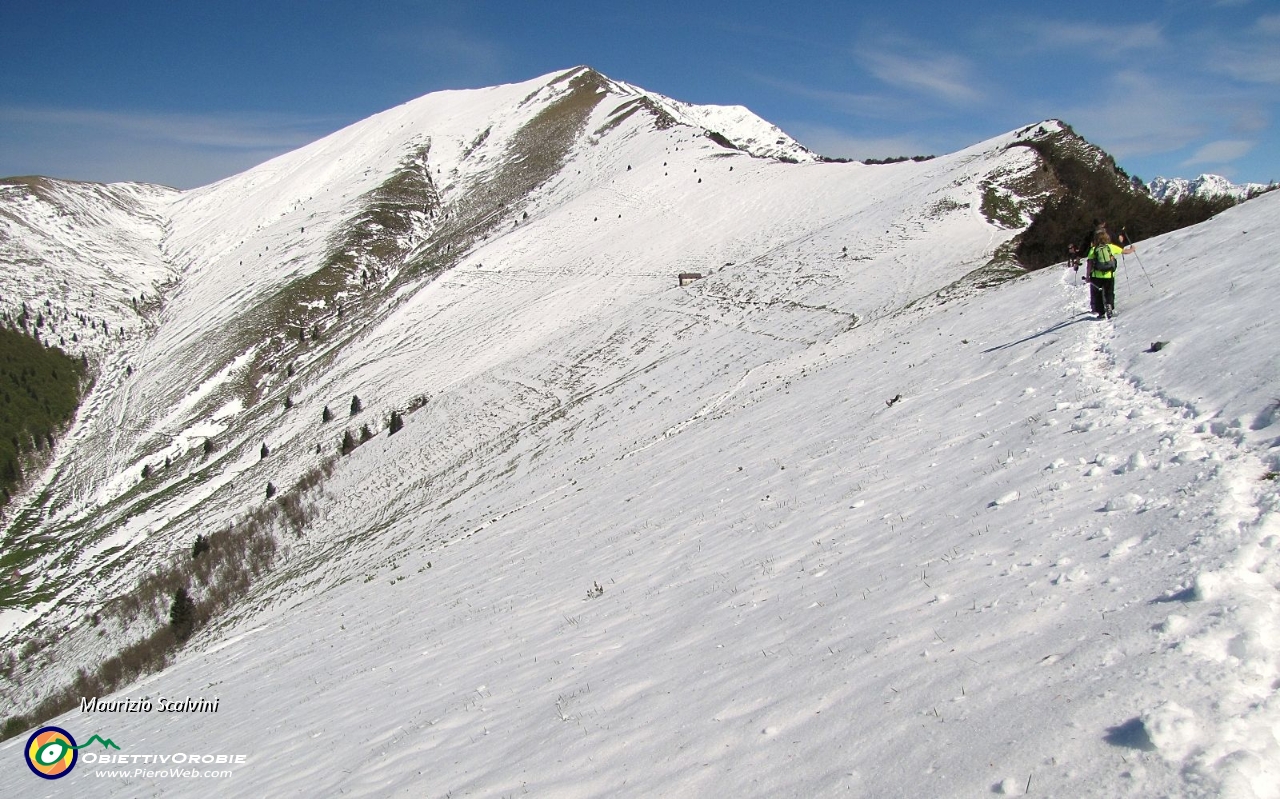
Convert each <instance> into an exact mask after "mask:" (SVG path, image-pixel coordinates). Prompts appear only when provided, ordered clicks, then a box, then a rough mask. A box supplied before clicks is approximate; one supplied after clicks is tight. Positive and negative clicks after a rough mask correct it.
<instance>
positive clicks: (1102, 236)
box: [1083, 220, 1134, 319]
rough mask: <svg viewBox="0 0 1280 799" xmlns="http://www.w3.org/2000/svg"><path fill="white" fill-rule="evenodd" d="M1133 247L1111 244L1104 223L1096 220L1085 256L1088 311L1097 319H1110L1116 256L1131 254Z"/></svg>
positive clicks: (1114, 301) (1114, 300)
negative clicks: (1087, 270) (1090, 243)
mask: <svg viewBox="0 0 1280 799" xmlns="http://www.w3.org/2000/svg"><path fill="white" fill-rule="evenodd" d="M1133 251H1134V250H1133V245H1132V244H1131V245H1129V246H1128V247H1124V248H1121V247H1119V246H1117V245H1115V244H1112V243H1111V236H1110V235H1108V233H1107V226H1106V223H1105V222H1103V221H1101V220H1098V221H1097V222H1096V223H1095V225H1094V230H1093V246H1092V247H1090V248H1089V252H1088V254H1087V255H1085V260H1086V261H1088V262H1089V273H1088V275H1087V276H1086V277H1085V278H1083V279H1085V280H1088V281H1089V309H1090V310H1091V311H1093V313H1094V314H1096V315H1097V317H1098V318H1099V319H1110V318H1111V317H1112V315H1113V314H1115V307H1116V266H1117V263H1116V256H1117V255H1128V254H1130V253H1132V252H1133Z"/></svg>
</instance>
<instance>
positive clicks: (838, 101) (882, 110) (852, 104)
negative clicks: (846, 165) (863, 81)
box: [752, 75, 909, 119]
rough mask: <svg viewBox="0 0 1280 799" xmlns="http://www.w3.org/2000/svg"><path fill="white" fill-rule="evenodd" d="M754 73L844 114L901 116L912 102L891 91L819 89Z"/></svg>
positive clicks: (759, 79)
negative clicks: (892, 93) (894, 94)
mask: <svg viewBox="0 0 1280 799" xmlns="http://www.w3.org/2000/svg"><path fill="white" fill-rule="evenodd" d="M752 77H753V78H754V80H756V81H757V82H759V83H762V84H764V85H766V86H772V87H773V88H775V89H778V90H780V91H784V92H786V93H788V94H791V95H794V96H796V97H802V98H804V99H806V100H811V101H813V102H814V103H816V104H818V105H819V106H821V107H823V108H826V109H827V110H830V111H836V112H838V113H841V114H849V115H852V116H857V117H865V118H871V119H900V118H902V117H903V116H905V115H907V114H908V113H909V108H908V106H909V103H908V102H907V101H904V100H903V99H902V98H899V97H893V96H891V95H885V94H874V93H857V92H845V91H839V90H836V89H820V88H815V87H813V86H808V85H804V84H800V83H795V82H794V81H786V80H781V79H778V78H773V77H769V76H763V75H753V76H752Z"/></svg>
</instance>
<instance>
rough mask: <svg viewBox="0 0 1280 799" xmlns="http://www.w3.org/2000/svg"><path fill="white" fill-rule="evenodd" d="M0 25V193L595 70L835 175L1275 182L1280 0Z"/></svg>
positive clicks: (175, 171)
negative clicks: (1045, 139) (739, 113)
mask: <svg viewBox="0 0 1280 799" xmlns="http://www.w3.org/2000/svg"><path fill="white" fill-rule="evenodd" d="M0 30H3V31H4V36H3V39H2V40H0V175H19V174H44V175H53V176H56V177H64V178H73V179H80V180H102V181H114V180H143V181H150V182H157V183H165V184H168V185H173V186H178V187H180V188H189V187H193V186H198V185H203V184H205V183H209V182H212V181H214V180H217V179H219V178H222V177H225V176H227V175H231V174H235V173H236V172H240V171H243V170H244V169H247V168H249V167H250V166H253V165H255V164H257V163H261V162H262V161H265V160H267V159H268V158H271V157H272V156H275V155H278V154H280V153H282V152H286V151H288V150H291V149H294V148H296V147H299V146H301V145H303V144H306V143H307V142H309V141H312V140H314V139H316V138H319V137H321V136H323V135H325V134H327V133H330V132H332V131H334V130H337V129H338V128H341V127H343V126H345V125H347V124H350V123H352V122H355V121H358V120H360V119H363V118H365V117H367V116H369V115H371V114H374V113H376V112H378V111H381V110H383V109H386V108H389V107H391V106H394V105H398V104H400V103H402V102H405V101H407V100H410V99H413V98H414V97H417V96H420V95H423V94H426V93H428V92H432V91H436V90H439V89H453V88H471V87H479V86H487V85H493V84H497V83H507V82H512V81H520V80H526V79H529V78H533V77H537V76H538V75H542V74H545V73H548V72H553V71H556V70H560V69H566V68H569V67H572V66H576V65H579V64H587V65H590V66H593V67H595V68H596V69H598V70H600V71H601V72H604V73H605V74H606V75H608V76H609V77H612V78H615V79H618V80H623V81H626V82H628V83H632V84H636V85H639V86H641V87H644V88H646V89H649V90H651V91H655V92H658V93H661V94H665V95H667V96H669V97H673V98H675V99H678V100H684V101H687V102H693V103H716V104H734V105H745V106H747V107H748V108H750V109H751V110H752V111H754V112H755V113H757V114H758V115H760V116H762V117H764V118H766V119H768V120H769V121H770V122H773V123H775V124H777V125H779V126H780V127H782V128H783V129H784V130H786V131H787V132H788V133H790V134H792V135H793V136H794V137H796V138H797V139H799V140H800V141H801V142H802V143H803V144H805V145H807V146H809V147H810V148H811V149H814V150H815V151H817V152H819V153H822V154H824V155H829V156H839V157H854V158H870V157H886V156H895V155H918V154H938V153H945V152H950V151H954V150H956V149H960V148H962V147H965V146H967V145H970V144H974V143H976V142H978V141H981V140H983V139H986V138H989V137H991V136H994V135H997V134H1000V133H1003V132H1006V131H1009V130H1012V129H1014V128H1017V127H1021V126H1022V125H1025V124H1030V123H1032V122H1038V121H1040V120H1042V119H1046V118H1050V117H1056V118H1061V119H1064V120H1065V121H1067V122H1068V123H1070V124H1071V125H1072V126H1073V127H1074V128H1075V129H1076V131H1077V132H1078V133H1080V134H1081V135H1083V136H1085V137H1086V138H1088V139H1089V140H1090V141H1093V142H1094V143H1096V144H1099V145H1100V146H1102V147H1103V148H1105V149H1106V150H1107V151H1108V152H1110V153H1112V154H1113V155H1115V156H1116V158H1117V160H1118V161H1119V162H1120V165H1121V166H1123V167H1125V168H1126V169H1127V170H1128V171H1129V172H1130V173H1132V174H1137V175H1139V176H1141V177H1143V178H1144V179H1148V180H1149V179H1151V178H1154V177H1156V176H1157V175H1164V176H1167V177H1174V176H1180V177H1194V176H1195V175H1198V174H1200V173H1202V172H1215V173H1218V174H1223V175H1226V176H1228V177H1230V178H1231V179H1232V180H1234V181H1236V182H1246V181H1253V182H1268V181H1272V180H1280V121H1278V120H1277V116H1278V115H1280V4H1278V3H1276V2H1275V0H1216V1H1215V0H1152V1H1151V2H1130V3H1102V2H1094V1H1093V0H1076V2H1055V3H1036V2H1027V1H1026V0H1022V2H1003V0H999V1H998V2H986V3H957V2H954V0H951V1H949V2H921V1H920V0H899V1H898V2H895V3H884V2H805V1H804V0H800V2H793V3H785V4H784V3H780V2H775V3H765V2H757V1H756V0H738V1H737V2H733V3H729V2H719V3H702V2H698V1H697V0H685V1H684V2H668V1H667V0H658V1H657V2H645V3H639V2H560V3H532V2H525V3H511V2H490V1H489V0H468V1H467V2H429V1H428V0H389V1H387V2H379V1H378V0H367V1H366V2H326V1H324V0H311V1H309V2H308V1H304V0H296V1H295V2H283V1H282V0H254V1H253V2H242V1H241V0H203V2H200V3H189V2H184V0H168V2H152V1H151V0H141V1H138V2H134V1H132V0H116V2H83V1H82V0H5V2H4V4H3V7H2V8H0Z"/></svg>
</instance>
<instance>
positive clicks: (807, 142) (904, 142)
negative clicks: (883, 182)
mask: <svg viewBox="0 0 1280 799" xmlns="http://www.w3.org/2000/svg"><path fill="white" fill-rule="evenodd" d="M786 129H787V132H788V133H790V134H791V135H792V136H794V137H795V139H796V141H798V142H800V143H801V144H803V145H804V146H805V147H808V148H809V149H810V150H812V151H814V152H815V153H818V154H820V155H825V156H828V157H830V158H855V159H858V160H862V159H866V158H896V157H898V156H904V155H905V156H912V155H934V154H935V153H934V152H933V150H931V149H930V148H929V145H927V144H925V143H924V142H922V141H921V140H919V139H917V138H915V137H913V136H909V135H908V136H884V137H863V136H855V135H852V134H850V133H848V132H846V131H843V130H838V129H836V128H833V127H829V126H826V125H814V124H809V123H803V122H799V123H792V124H789V125H787V128H786Z"/></svg>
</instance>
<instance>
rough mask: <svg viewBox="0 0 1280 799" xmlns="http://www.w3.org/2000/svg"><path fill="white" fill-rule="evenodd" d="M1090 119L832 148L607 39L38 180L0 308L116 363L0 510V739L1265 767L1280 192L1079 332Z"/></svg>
mask: <svg viewBox="0 0 1280 799" xmlns="http://www.w3.org/2000/svg"><path fill="white" fill-rule="evenodd" d="M1067 136H1069V129H1067V128H1066V127H1065V126H1064V125H1063V124H1062V123H1059V122H1055V121H1046V122H1043V123H1038V124H1034V125H1030V126H1027V127H1025V128H1022V129H1019V130H1016V131H1011V132H1009V133H1008V134H1005V135H1002V136H998V137H995V138H993V139H991V140H988V141H985V142H981V143H978V144H975V145H973V146H971V147H969V148H966V149H964V150H962V151H960V152H957V153H952V154H948V155H942V156H939V157H936V158H933V159H931V160H927V161H920V162H911V161H908V162H903V163H896V164H886V165H868V164H861V163H824V162H822V161H821V160H820V159H817V158H815V157H814V156H813V155H812V154H810V153H808V152H807V151H805V150H804V148H802V147H800V146H799V145H798V144H796V143H795V142H794V141H792V140H791V139H790V138H788V137H787V136H785V134H782V133H781V132H780V131H778V130H777V129H776V128H774V127H773V126H771V125H769V124H768V123H767V122H764V121H762V120H759V119H758V118H756V117H754V116H753V115H751V114H750V113H749V112H747V111H745V110H743V109H737V108H709V107H701V106H689V105H685V104H682V103H678V102H676V101H673V100H670V99H667V98H664V97H661V96H659V95H655V94H652V93H649V92H645V91H643V90H640V89H638V88H635V87H632V86H629V85H627V84H624V83H620V82H617V81H613V80H610V79H609V78H606V77H604V76H603V75H600V74H599V73H597V72H595V71H593V70H590V69H587V68H577V69H573V70H569V71H566V72H561V73H556V74H553V75H547V76H544V77H542V78H538V79H536V80H532V81H527V82H524V83H519V84H511V85H507V86H498V87H493V88H488V89H480V90H474V91H457V92H442V93H437V94H432V95H428V96H426V97H423V98H420V99H418V100H415V101H412V102H410V103H406V104H405V105H402V106H400V107H398V108H394V109H391V110H388V111H386V112H383V113H381V114H378V115H376V116H374V117H371V118H369V119H367V120H365V121H363V122H360V123H357V124H355V125H352V126H350V127H348V128H346V129H344V130H341V131H338V132H337V133H334V134H333V135H331V136H328V137H326V138H324V139H322V140H320V141H317V142H315V143H313V144H311V145H308V146H307V147H304V148H302V149H300V150H298V151H295V152H293V153H289V154H286V155H284V156H281V157H279V158H276V159H274V160H272V161H269V162H267V163H265V164H263V165H261V166H259V167H257V168H255V169H252V170H249V171H248V172H245V173H243V174H241V175H237V176H234V177H231V178H228V179H226V180H223V181H220V182H218V183H216V184H213V185H210V186H206V187H202V188H199V189H195V190H192V191H185V192H178V191H174V190H171V189H164V188H160V187H152V186H142V185H130V184H122V185H112V186H97V185H92V184H75V183H67V182H60V181H52V180H47V179H43V178H27V179H13V180H9V181H6V182H4V183H3V184H2V185H0V261H3V262H4V264H5V268H4V269H3V271H2V272H0V306H2V308H0V311H3V313H4V314H5V318H6V319H7V320H8V323H9V324H10V325H18V326H19V327H21V328H24V329H25V330H26V332H27V333H29V334H34V335H36V336H38V337H39V338H40V340H41V341H43V342H45V343H49V344H55V345H58V346H60V347H63V348H65V349H66V350H67V351H68V352H70V353H71V354H73V355H75V356H77V357H80V356H82V357H83V359H84V361H85V362H87V363H88V365H89V371H90V373H91V374H92V376H93V383H92V386H91V387H87V394H86V396H85V399H84V401H83V402H82V404H81V407H80V409H79V412H78V414H77V415H76V417H75V419H74V420H73V421H72V422H71V423H70V424H69V425H68V427H67V428H66V429H65V430H62V431H59V432H60V437H59V440H58V441H57V444H56V446H55V447H54V448H53V449H52V451H50V450H49V448H48V447H43V448H41V449H39V450H38V451H37V450H36V448H35V446H34V445H32V446H27V448H26V451H27V455H28V458H29V461H28V463H29V465H30V468H29V469H28V470H27V477H28V480H27V482H26V483H25V484H24V490H22V491H21V492H19V493H17V494H16V495H15V496H14V498H13V501H12V502H11V503H10V504H9V505H8V506H7V507H6V508H5V514H6V515H5V524H6V528H5V533H4V535H5V539H4V542H5V555H4V564H5V569H6V572H7V573H6V575H5V582H4V584H3V585H2V586H0V600H2V601H3V611H2V612H0V613H2V615H0V622H2V623H3V624H2V626H0V633H2V634H3V636H4V642H5V650H6V651H7V652H8V653H9V657H8V658H7V659H5V660H4V661H3V662H0V666H2V667H3V668H0V693H2V695H3V696H4V698H5V700H6V703H7V704H6V706H7V707H9V708H11V716H10V721H9V723H8V725H7V727H6V734H8V735H11V736H14V738H13V740H10V741H8V742H6V743H5V744H3V745H0V757H7V758H10V763H16V762H17V758H19V757H21V756H22V754H21V753H22V751H23V742H24V741H26V739H27V736H28V735H29V732H28V730H30V729H31V728H33V727H36V726H38V725H39V723H40V722H43V721H45V720H46V719H53V720H52V721H50V723H54V724H57V725H59V726H60V727H62V728H65V729H70V730H72V731H73V732H74V733H75V734H76V735H82V734H83V738H84V739H85V740H87V739H88V738H89V736H90V735H92V734H95V733H99V732H100V733H101V735H102V737H103V738H105V737H107V736H108V735H109V736H110V738H111V739H112V740H113V741H114V742H115V743H117V744H118V745H119V747H120V751H121V754H122V755H127V756H129V757H133V756H137V755H141V756H146V755H155V756H159V755H168V754H170V752H171V750H170V748H169V747H172V752H178V751H181V752H184V753H187V752H190V753H196V752H198V753H200V754H201V755H204V754H208V755H210V756H215V757H216V756H217V755H219V754H226V755H229V756H238V755H240V754H244V755H245V760H244V761H243V762H235V761H232V762H235V765H234V767H230V770H231V771H232V772H233V773H232V774H231V776H230V777H229V778H223V777H219V778H213V777H209V778H207V779H199V780H192V779H185V780H179V779H176V778H173V777H172V775H171V774H170V773H169V772H168V771H164V773H161V772H162V770H163V769H165V768H168V767H167V766H163V767H162V766H156V767H155V770H154V771H153V772H150V773H148V770H149V769H151V766H148V770H144V772H143V773H135V772H134V771H133V769H134V766H133V765H130V766H129V768H128V770H127V771H126V770H124V769H121V770H119V771H114V770H112V769H113V768H114V767H113V766H111V765H110V764H108V765H95V762H94V759H93V758H90V757H89V756H88V754H89V751H90V750H86V752H84V753H82V758H83V762H82V764H81V765H80V766H78V767H77V773H74V774H72V775H70V776H68V777H67V779H70V780H76V781H77V786H78V787H77V791H78V792H82V793H84V794H85V795H92V796H135V795H137V794H138V793H139V791H140V790H141V792H144V793H150V794H156V795H172V796H219V797H226V796H262V795H273V796H274V795H289V794H293V793H307V794H309V795H314V794H317V793H319V794H322V795H338V794H359V795H370V796H374V795H376V796H394V795H403V796H419V795H447V794H449V793H451V792H452V793H453V794H454V795H462V794H467V793H469V794H475V795H504V794H515V793H519V792H525V791H528V792H530V793H534V794H540V795H556V796H599V795H617V796H654V795H699V794H705V793H710V792H712V791H717V792H728V793H732V794H734V795H743V796H776V795H803V796H819V795H831V794H835V793H837V792H840V793H852V794H854V795H868V796H889V795H930V796H972V795H977V794H984V793H991V792H997V793H1005V794H1009V793H1017V792H1021V791H1023V790H1025V788H1026V786H1027V785H1028V784H1030V785H1031V786H1032V789H1033V790H1034V789H1036V788H1042V789H1043V790H1044V792H1045V793H1053V794H1055V795H1073V796H1111V795H1116V793H1117V792H1120V793H1127V794H1130V795H1134V796H1142V795H1213V794H1215V793H1224V792H1235V794H1236V795H1240V796H1254V795H1256V796H1266V795H1273V794H1268V793H1267V792H1268V791H1273V789H1274V786H1275V785H1276V784H1277V782H1276V779H1275V778H1276V769H1275V767H1274V762H1275V760H1274V757H1273V755H1274V752H1275V747H1274V740H1273V739H1274V736H1271V737H1270V738H1269V737H1268V736H1270V734H1271V730H1273V729H1274V726H1275V724H1276V722H1277V718H1280V711H1277V708H1276V707H1274V706H1273V705H1274V702H1272V700H1271V697H1272V696H1273V694H1274V683H1275V680H1276V679H1277V676H1280V675H1277V674H1276V663H1277V662H1280V661H1278V660H1277V654H1278V652H1280V643H1278V641H1277V638H1276V636H1275V635H1274V630H1275V629H1277V626H1276V625H1277V623H1280V622H1278V619H1280V614H1278V613H1277V611H1276V608H1277V607H1280V604H1278V603H1277V602H1276V597H1275V585H1277V584H1280V556H1278V555H1277V551H1278V550H1277V547H1276V546H1275V543H1276V540H1277V536H1280V529H1277V527H1276V523H1277V522H1276V520H1277V518H1280V516H1277V512H1278V510H1280V497H1278V496H1277V492H1276V488H1275V487H1276V482H1275V480H1274V475H1275V472H1276V470H1277V469H1280V464H1277V463H1276V460H1275V455H1274V446H1275V441H1276V435H1277V432H1276V426H1275V425H1276V422H1277V418H1278V414H1277V413H1276V407H1275V404H1274V397H1273V394H1274V391H1273V378H1274V375H1275V374H1276V373H1277V369H1280V364H1277V362H1276V357H1277V356H1276V355H1275V354H1274V353H1273V351H1272V350H1273V349H1274V348H1270V349H1269V348H1267V347H1265V346H1264V344H1265V342H1267V341H1271V340H1273V339H1274V338H1275V336H1276V335H1277V334H1280V330H1276V327H1277V324H1278V323H1277V322H1275V321H1274V320H1275V315H1274V314H1273V313H1271V311H1270V309H1269V307H1268V306H1266V304H1265V302H1266V298H1268V297H1272V296H1274V294H1275V289H1276V286H1275V275H1274V274H1273V272H1274V270H1268V269H1266V268H1265V265H1266V264H1267V263H1269V261H1268V260H1267V258H1268V254H1269V253H1270V252H1271V250H1272V249H1273V246H1272V244H1271V243H1273V242H1274V241H1275V238H1276V236H1277V235H1280V230H1278V229H1277V222H1276V220H1277V219H1280V215H1277V214H1276V213H1275V210H1276V207H1275V202H1276V199H1277V195H1270V196H1267V197H1262V198H1259V199H1257V200H1253V201H1250V202H1249V203H1246V204H1244V205H1243V206H1241V207H1239V208H1236V209H1233V210H1232V211H1230V212H1228V213H1224V214H1222V215H1221V216H1219V217H1218V218H1216V219H1214V220H1212V221H1211V222H1209V223H1206V224H1204V225H1201V226H1199V227H1197V228H1188V229H1186V230H1183V231H1179V232H1178V233H1175V234H1171V235H1169V236H1165V237H1160V238H1158V239H1153V240H1151V241H1149V242H1144V243H1143V245H1142V246H1141V249H1140V252H1141V254H1140V256H1137V257H1140V258H1141V261H1138V260H1137V259H1136V256H1127V257H1128V258H1129V259H1130V260H1127V261H1125V263H1124V264H1123V265H1122V266H1121V267H1120V268H1121V271H1122V277H1121V278H1120V290H1119V295H1120V297H1119V316H1118V318H1117V320H1116V322H1115V323H1114V324H1111V323H1104V322H1095V321H1093V320H1091V319H1086V318H1085V315H1083V314H1081V313H1080V312H1081V311H1082V310H1083V308H1084V307H1085V306H1086V305H1087V300H1086V299H1085V298H1084V296H1083V290H1082V287H1081V284H1080V281H1079V279H1078V276H1077V275H1076V274H1075V273H1073V272H1072V271H1071V270H1069V269H1052V270H1048V269H1046V270H1040V271H1038V272H1034V273H1027V272H1025V271H1024V270H1022V269H1021V268H1019V267H1018V266H1017V265H1016V264H1015V263H1013V261H1012V255H1011V251H1012V248H1013V246H1014V244H1015V242H1016V240H1017V237H1018V236H1019V235H1021V234H1022V233H1023V231H1024V230H1025V229H1026V228H1027V226H1028V225H1029V224H1030V223H1031V220H1032V219H1033V217H1035V215H1036V212H1037V211H1038V210H1039V209H1040V208H1042V207H1043V206H1044V204H1046V203H1047V202H1049V201H1050V200H1051V199H1052V198H1053V197H1054V196H1055V192H1056V191H1059V190H1060V186H1059V185H1058V184H1057V182H1056V180H1055V176H1054V175H1053V174H1052V170H1050V169H1049V168H1048V167H1047V165H1046V160H1045V158H1044V157H1043V155H1042V153H1041V152H1040V150H1039V149H1037V146H1036V145H1037V144H1039V143H1043V142H1045V141H1050V140H1052V141H1060V140H1062V139H1063V138H1064V137H1067ZM1080 142H1082V140H1080ZM1080 142H1078V141H1076V140H1075V139H1071V141H1070V143H1071V144H1072V146H1076V145H1080V146H1081V147H1083V146H1084V145H1083V144H1081V143H1080ZM1082 152H1083V151H1082ZM1085 156H1087V157H1090V158H1093V157H1095V156H1097V157H1098V158H1101V156H1100V155H1099V154H1098V153H1096V152H1094V151H1092V150H1089V151H1087V152H1085ZM1103 160H1105V159H1103ZM1191 261H1195V262H1196V263H1197V264H1200V265H1203V266H1202V268H1198V269H1196V270H1188V269H1183V268H1180V267H1181V265H1182V264H1184V263H1188V262H1191ZM1219 269H1222V270H1226V269H1230V270H1231V280H1224V279H1222V276H1221V275H1220V274H1219V273H1218V272H1217V271H1215V270H1219ZM1204 270H1209V271H1207V272H1206V271H1204ZM1224 286H1225V287H1226V288H1224ZM37 312H38V313H39V317H38V319H39V323H38V324H36V323H35V322H33V321H32V320H34V319H36V316H35V314H36V313H37ZM15 320H21V321H20V322H19V321H15ZM1157 345H1159V346H1157ZM22 377H23V378H30V377H31V375H28V374H26V373H22ZM0 388H2V390H4V391H22V390H25V387H24V385H23V384H22V382H21V379H19V382H18V383H16V384H15V385H14V386H8V385H6V386H3V387H0ZM19 443H23V442H19ZM33 444H34V440H33ZM1268 475H1269V476H1268ZM160 667H163V668H160ZM144 678H145V679H144ZM95 696H97V697H98V698H100V699H103V700H105V699H107V698H108V697H109V696H115V697H117V698H124V699H136V700H138V701H139V702H140V703H141V702H143V701H145V702H150V703H152V704H153V705H155V704H157V703H159V702H160V701H161V699H164V700H165V701H185V699H187V698H189V699H190V700H191V701H190V702H189V703H186V704H183V705H181V708H183V709H180V710H178V711H177V712H156V711H154V710H149V711H146V712H137V713H133V712H102V711H99V710H86V709H85V708H86V707H93V708H96V707H99V705H97V704H92V705H86V704H83V703H82V700H86V699H91V698H93V697H95ZM209 701H216V703H217V704H216V707H217V708H218V709H217V710H216V712H206V711H203V710H202V711H200V712H187V711H188V709H189V708H191V707H197V708H205V707H207V705H206V704H204V703H207V702H209ZM110 706H111V707H115V705H110ZM55 714H62V715H60V716H58V715H55ZM263 741H269V745H263V744H262V742H263ZM94 755H95V757H96V756H97V755H98V753H96V752H95V753H94ZM201 768H202V769H203V768H205V767H204V766H202V767H201ZM209 768H217V769H219V770H220V769H221V767H217V766H213V767H209ZM94 770H97V771H98V775H97V776H95V775H94V774H93V773H91V772H93V771H94ZM80 771H84V772H88V773H80ZM33 779H38V778H37V777H34V776H32V775H31V774H30V773H28V771H26V770H21V769H19V768H18V767H13V768H8V769H4V770H3V771H0V793H3V794H4V795H23V794H25V793H29V792H30V790H31V783H30V780H33ZM1117 786H1120V787H1119V788H1117Z"/></svg>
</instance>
